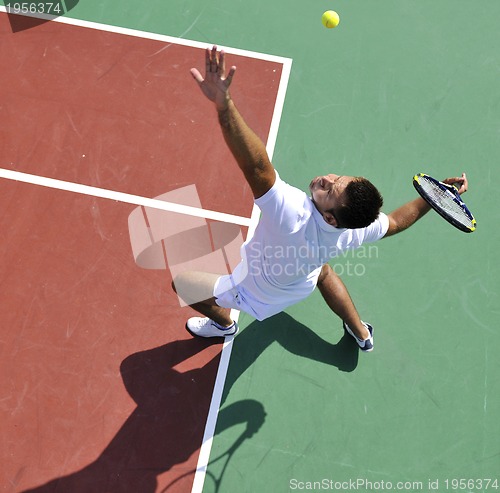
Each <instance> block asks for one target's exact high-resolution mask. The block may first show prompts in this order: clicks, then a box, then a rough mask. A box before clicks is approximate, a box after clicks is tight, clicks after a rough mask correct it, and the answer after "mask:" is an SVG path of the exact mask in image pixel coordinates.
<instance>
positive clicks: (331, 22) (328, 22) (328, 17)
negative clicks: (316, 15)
mask: <svg viewBox="0 0 500 493" xmlns="http://www.w3.org/2000/svg"><path fill="white" fill-rule="evenodd" d="M321 22H322V23H323V26H325V27H328V28H332V27H337V26H338V25H339V22H340V17H339V14H337V12H335V11H334V10H327V11H326V12H325V13H324V14H323V16H322V17H321Z"/></svg>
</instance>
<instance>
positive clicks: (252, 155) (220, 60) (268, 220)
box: [172, 46, 467, 351]
mask: <svg viewBox="0 0 500 493" xmlns="http://www.w3.org/2000/svg"><path fill="white" fill-rule="evenodd" d="M235 71H236V67H234V66H233V67H231V68H230V69H229V71H228V73H227V75H226V70H225V53H224V52H223V51H220V52H219V51H218V50H217V47H216V46H214V47H213V48H212V49H210V48H207V50H206V67H205V77H203V76H202V75H201V73H200V72H199V71H198V70H197V69H192V70H191V74H192V76H193V78H194V79H195V81H196V82H197V83H198V85H199V87H200V89H201V91H202V92H203V94H204V95H205V96H206V97H207V98H208V99H209V100H210V101H212V102H213V103H214V105H215V108H216V110H217V114H218V118H219V123H220V128H221V129H222V133H223V135H224V139H225V141H226V143H227V145H228V147H229V149H230V151H231V152H232V154H233V156H234V157H235V159H236V161H237V163H238V165H239V167H240V168H241V170H242V172H243V174H244V176H245V179H246V180H247V182H248V184H249V186H250V188H251V190H252V192H253V196H254V199H255V203H256V204H257V206H258V207H259V208H260V210H261V219H260V221H259V224H258V225H257V227H256V229H255V233H254V235H253V236H252V238H250V239H248V240H247V241H246V242H245V243H244V245H243V246H242V249H241V253H242V261H241V263H240V264H238V266H237V267H236V268H235V269H234V271H233V273H232V274H231V275H223V276H220V275H217V274H211V273H202V272H185V273H182V274H180V275H179V276H177V277H176V278H175V280H174V282H173V283H172V286H173V288H174V290H175V291H176V292H177V293H178V294H179V296H181V298H182V299H183V300H184V301H185V302H186V303H188V304H189V305H190V306H192V307H193V308H194V309H195V310H197V311H198V312H200V313H201V314H202V315H204V317H192V318H190V319H189V320H188V322H187V324H186V327H187V329H188V330H189V331H190V332H191V333H192V334H193V335H195V336H200V337H221V336H234V335H235V334H236V333H237V332H238V325H237V323H236V322H235V321H233V320H232V319H231V317H230V309H236V310H239V311H244V312H246V313H249V314H250V315H252V316H253V317H254V318H256V319H257V320H264V319H266V318H268V317H271V316H273V315H275V314H277V313H279V312H281V311H283V310H284V309H285V308H287V307H289V306H291V305H293V304H295V303H297V302H299V301H301V300H303V299H304V298H306V297H307V296H309V295H310V294H311V293H312V292H313V290H314V289H315V288H316V287H318V289H319V290H320V292H321V294H322V295H323V298H324V299H325V301H326V303H327V305H328V306H329V307H330V308H331V310H332V311H333V312H334V313H335V314H337V315H338V316H339V317H340V318H341V320H342V321H343V326H344V329H345V330H346V331H347V332H348V333H349V334H350V335H351V336H352V337H353V338H354V339H355V340H356V342H357V343H358V345H359V347H360V348H361V350H363V351H372V350H373V327H372V326H371V325H370V324H369V323H365V322H363V321H362V320H361V318H360V316H359V314H358V312H357V310H356V308H355V306H354V304H353V302H352V299H351V297H350V295H349V293H348V291H347V289H346V287H345V285H344V283H343V282H342V280H341V279H340V278H339V276H338V275H337V274H336V273H335V272H334V270H333V269H332V268H331V267H330V265H329V264H328V261H329V260H331V259H332V258H335V257H336V256H338V255H339V254H341V252H343V251H345V250H347V249H353V248H357V247H359V246H361V245H362V244H364V243H368V242H374V241H377V240H379V239H381V238H385V237H387V236H391V235H394V234H396V233H400V232H401V231H404V230H405V229H407V228H408V227H410V226H411V225H412V224H414V223H415V222H416V221H417V220H418V219H420V218H421V217H422V216H423V215H424V214H426V213H427V212H428V211H429V210H430V207H429V206H428V205H427V203H426V202H425V201H424V200H423V199H422V198H420V197H419V198H417V199H415V200H413V201H411V202H408V203H407V204H405V205H403V206H401V207H400V208H398V209H396V210H395V211H393V212H391V213H390V214H387V215H386V214H384V213H383V212H381V207H382V203H383V201H382V197H381V195H380V193H379V192H378V190H377V189H376V188H375V186H374V185H373V184H372V183H371V182H369V181H368V180H367V179H365V178H360V177H353V176H339V175H335V174H329V175H326V176H318V177H316V178H314V179H313V180H312V181H311V183H310V185H309V189H310V196H308V195H307V194H306V193H304V192H303V191H301V190H299V189H297V188H295V187H292V186H290V185H288V184H287V183H285V182H284V181H283V180H281V178H280V177H279V174H278V173H277V172H276V170H275V169H274V167H273V165H272V164H271V162H270V160H269V157H268V155H267V152H266V149H265V145H264V143H263V142H262V141H261V140H260V139H259V137H258V136H257V135H256V134H255V133H254V132H253V131H252V130H251V129H250V128H249V127H248V125H247V124H246V123H245V121H244V120H243V118H242V116H241V115H240V113H239V112H238V110H237V108H236V106H235V104H234V102H233V100H232V99H231V96H230V93H229V86H230V85H231V82H232V80H233V76H234V74H235ZM444 181H445V182H446V183H459V193H463V192H465V191H466V190H467V178H466V176H465V174H463V175H462V176H461V177H455V178H449V179H447V180H444ZM200 300H202V301H200Z"/></svg>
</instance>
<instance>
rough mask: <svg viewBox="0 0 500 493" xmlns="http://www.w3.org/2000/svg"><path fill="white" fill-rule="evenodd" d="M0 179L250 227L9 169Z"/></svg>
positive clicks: (227, 217) (228, 217)
mask: <svg viewBox="0 0 500 493" xmlns="http://www.w3.org/2000/svg"><path fill="white" fill-rule="evenodd" d="M0 178H6V179H7V180H14V181H21V182H23V183H31V184H32V185H40V186H42V187H48V188H55V189H57V190H65V191H67V192H73V193H79V194H83V195H90V196H92V197H99V198H103V199H109V200H115V201H117V202H124V203H126V204H134V205H141V206H144V207H150V208H152V209H160V210H163V211H169V212H176V213H178V214H187V215H189V216H196V217H203V218H205V219H213V220H215V221H221V222H226V223H232V224H239V225H241V226H250V224H251V222H252V221H251V218H247V217H241V216H235V215H232V214H226V213H224V212H216V211H209V210H206V209H200V208H198V207H191V206H188V205H182V204H175V203H173V202H166V201H163V200H158V199H148V198H147V197H141V196H140V195H132V194H129V193H124V192H115V191H114V190H106V189H105V188H97V187H91V186H89V185H81V184H80V183H73V182H70V181H63V180H56V179H54V178H47V177H44V176H39V175H30V174H29V173H21V172H20V171H13V170H10V169H4V168H0Z"/></svg>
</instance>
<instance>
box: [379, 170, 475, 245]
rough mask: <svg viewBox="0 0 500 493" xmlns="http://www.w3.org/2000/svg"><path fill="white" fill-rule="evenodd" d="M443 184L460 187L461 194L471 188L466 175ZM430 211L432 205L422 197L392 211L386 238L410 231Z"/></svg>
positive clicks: (463, 174)
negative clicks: (406, 230)
mask: <svg viewBox="0 0 500 493" xmlns="http://www.w3.org/2000/svg"><path fill="white" fill-rule="evenodd" d="M443 183H448V184H449V185H452V184H455V185H456V186H458V193H459V194H462V193H464V192H466V191H467V188H468V186H469V185H468V182H467V176H466V175H465V173H462V176H461V177H455V178H447V179H446V180H443ZM430 210H431V207H430V205H429V204H428V203H427V202H426V201H425V200H424V199H423V198H422V197H418V198H417V199H415V200H412V201H411V202H408V203H406V204H404V205H402V206H401V207H399V208H398V209H396V210H395V211H392V212H391V213H390V214H388V218H389V229H388V230H387V233H386V234H385V236H384V238H386V237H387V236H392V235H395V234H396V233H401V231H404V230H405V229H408V228H409V227H410V226H411V225H412V224H415V223H416V222H417V221H418V220H419V219H420V218H421V217H422V216H424V215H425V214H427V213H428V212H429V211H430Z"/></svg>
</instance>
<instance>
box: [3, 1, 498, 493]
mask: <svg viewBox="0 0 500 493" xmlns="http://www.w3.org/2000/svg"><path fill="white" fill-rule="evenodd" d="M42 3H43V4H44V8H47V6H46V4H47V2H45V3H44V2H42ZM5 4H7V2H4V5H5ZM10 4H11V5H10V7H9V5H7V6H5V7H3V8H1V9H0V36H1V41H0V56H1V60H2V63H1V67H2V68H1V70H0V81H1V86H2V93H1V96H0V118H1V122H2V123H1V125H0V137H1V139H0V142H1V144H0V190H1V193H0V204H1V206H2V210H3V214H2V216H1V225H2V227H1V230H2V231H3V234H2V240H1V241H0V251H1V256H0V273H1V280H2V296H1V297H0V314H1V315H0V316H1V321H0V341H1V353H0V354H1V358H0V368H1V370H0V375H1V378H0V413H1V414H0V423H1V425H0V426H1V430H2V433H1V436H2V440H1V444H2V445H1V450H2V454H1V461H0V491H4V492H9V493H21V492H37V493H50V492H54V493H55V492H64V493H80V492H89V493H90V492H92V493H100V492H102V493H129V492H130V493H160V492H167V491H168V492H179V493H184V492H205V493H212V492H219V493H226V492H234V491H241V492H248V493H256V492H265V493H267V492H269V493H278V492H288V491H302V490H304V491H307V490H330V491H351V490H359V491H388V490H392V491H441V492H444V491H460V490H462V491H472V492H476V491H488V492H489V491H491V492H495V491H499V490H500V445H499V444H500V440H499V436H500V429H499V425H498V416H499V414H500V397H499V396H500V363H499V360H498V357H497V355H496V346H495V343H496V340H497V338H498V334H499V330H498V327H497V325H498V324H497V318H498V315H499V314H500V310H499V308H498V307H499V306H500V299H499V290H500V272H499V269H500V267H499V263H498V261H497V259H496V256H495V253H496V252H495V250H496V249H495V246H496V244H497V243H498V241H499V239H500V238H499V232H498V229H497V228H496V222H497V219H498V217H499V212H498V211H499V203H498V199H497V194H496V192H495V188H494V186H495V183H494V178H495V172H496V171H497V170H498V169H499V166H498V156H499V155H500V144H499V138H498V136H499V131H500V116H499V115H500V109H499V104H500V94H499V92H498V80H499V76H500V55H499V54H498V49H497V47H498V43H499V41H500V35H499V33H498V29H497V19H498V18H499V15H500V4H498V3H497V2H496V1H494V0H485V1H484V2H482V4H481V7H480V8H474V9H473V8H472V6H471V4H470V3H467V2H465V1H463V0H458V1H451V0H442V1H441V2H431V1H430V0H422V1H419V2H414V1H410V0H381V1H379V2H372V1H370V0H360V1H358V2H353V1H352V0H351V1H350V2H347V0H338V1H335V2H330V3H324V2H323V3H320V2H315V3H310V2H299V1H297V0H293V1H292V2H291V3H288V4H287V8H286V10H285V9H281V11H280V7H279V6H277V5H276V4H271V3H269V2H264V1H261V0H257V1H256V2H253V3H252V6H251V8H249V6H248V4H245V3H242V2H229V1H225V0H222V1H218V2H217V3H216V4H207V3H206V2H201V1H199V0H189V1H187V2H178V1H174V2H168V3H165V2H160V1H159V0H152V1H150V2H147V5H144V4H139V3H138V2H131V1H129V0H124V1H122V2H118V1H117V0H108V1H107V2H102V1H100V0H99V1H98V0H85V1H83V0H81V1H79V2H78V1H71V2H70V1H68V0H67V1H66V2H63V3H62V4H61V5H62V7H63V9H62V10H63V12H62V13H63V14H64V15H59V16H57V17H55V18H40V16H39V15H37V16H36V18H32V17H27V16H25V15H22V16H21V15H15V14H14V13H13V11H12V9H14V8H15V6H14V2H10ZM330 8H331V9H334V10H336V11H337V12H338V13H339V14H340V19H341V21H340V25H339V26H338V27H337V28H336V29H332V30H329V29H325V28H324V27H323V26H322V25H321V14H322V13H323V11H325V10H327V9H330ZM9 9H10V10H9ZM257 27H258V28H257ZM213 43H217V44H218V45H220V46H223V47H225V49H226V50H227V52H228V58H229V59H230V62H229V63H231V64H235V65H237V67H238V70H237V73H236V75H235V79H234V82H233V88H232V95H233V98H234V99H235V101H236V103H237V105H238V107H239V109H240V111H241V113H242V114H243V116H244V117H245V119H246V120H247V121H248V123H249V125H250V126H251V127H252V128H253V129H254V130H255V131H256V133H257V134H258V135H259V136H260V137H261V138H262V139H263V140H264V142H266V144H267V148H268V151H269V153H270V154H271V155H272V158H273V159H272V160H273V163H274V165H275V166H276V168H277V169H278V171H279V173H280V176H281V177H282V178H283V179H284V180H285V181H288V182H290V183H291V184H293V185H295V186H297V187H299V188H302V189H304V190H307V186H308V184H309V181H310V179H311V178H312V177H313V176H316V175H320V174H325V173H328V172H334V173H339V174H352V175H363V176H366V177H367V178H369V179H370V180H372V181H373V182H374V183H375V184H376V185H377V186H378V188H379V189H380V190H381V192H382V193H383V195H384V200H385V205H384V211H386V212H390V211H391V210H393V209H395V208H396V207H398V206H400V205H402V204H403V203H404V202H407V201H409V200H411V199H413V198H414V197H415V196H416V192H415V190H414V189H413V187H412V184H411V179H412V177H413V175H414V174H415V173H418V172H426V173H429V174H431V175H433V176H436V177H438V178H444V177H446V176H456V175H459V174H460V173H461V172H462V171H466V172H467V175H468V178H469V184H470V189H469V191H468V192H467V194H465V196H464V200H465V201H466V203H467V204H468V206H469V207H470V208H471V210H472V211H473V212H474V214H475V216H476V218H477V222H478V227H477V231H475V232H474V233H473V234H470V235H467V234H464V233H461V232H459V231H458V230H456V229H454V228H453V227H451V226H450V225H449V224H447V223H446V222H445V221H443V219H442V218H440V217H439V216H438V215H437V214H435V213H433V212H430V213H429V214H428V215H427V216H426V217H425V218H424V219H422V221H420V222H419V223H417V224H416V225H415V226H414V227H412V228H411V229H410V230H408V231H407V232H405V233H403V234H401V235H397V236H396V237H394V238H388V239H385V240H382V241H380V242H378V243H375V244H373V245H370V246H367V247H365V248H361V249H359V250H357V251H354V252H350V253H349V254H347V255H345V256H343V257H341V258H339V259H338V262H336V263H333V262H332V266H334V268H335V270H336V272H337V273H338V274H339V275H340V276H341V277H342V279H343V280H344V282H345V283H346V285H347V286H348V288H349V290H350V292H351V294H352V296H353V299H354V302H355V304H356V306H357V308H358V309H359V311H360V313H361V315H362V317H363V318H364V319H365V320H367V321H369V322H371V323H372V324H373V325H374V327H375V344H376V345H375V351H374V352H373V353H371V354H363V353H359V351H358V349H357V347H356V346H355V345H354V344H353V342H352V340H351V339H350V338H348V337H346V336H345V335H344V332H343V330H342V324H341V321H340V320H338V319H337V318H336V317H335V316H334V315H333V314H332V313H331V312H330V310H329V309H328V307H327V306H326V305H325V303H324V302H323V300H322V298H321V295H319V293H314V294H313V295H312V296H311V297H310V298H309V299H308V300H306V301H304V302H302V303H300V304H298V305H295V306H293V307H292V308H290V309H288V310H287V311H286V312H284V313H282V314H280V315H277V316H275V317H272V318H270V319H268V320H266V321H264V322H257V321H255V320H253V319H252V318H251V317H250V316H248V315H246V314H243V313H242V314H240V316H239V323H240V327H241V329H242V330H241V332H240V333H239V334H238V335H237V337H236V338H235V339H234V340H233V341H232V342H229V341H228V342H226V343H222V342H221V341H220V340H200V339H194V338H192V337H191V336H190V335H189V334H188V333H187V332H186V331H185V329H184V323H185V321H186V319H187V318H188V317H189V316H191V315H192V314H193V313H194V312H193V311H192V310H191V309H190V308H189V307H182V306H180V304H179V301H178V299H177V297H176V295H175V293H174V292H173V291H172V289H171V287H170V283H171V280H172V273H171V268H165V264H168V265H169V266H170V267H171V266H172V264H173V263H175V262H173V261H172V258H166V257H167V256H168V255H167V254H166V250H165V245H166V244H167V243H166V242H167V240H168V241H169V242H170V243H168V244H169V245H173V244H177V245H181V247H182V245H183V243H182V242H181V240H186V239H191V240H192V239H193V238H195V239H197V238H201V237H203V238H205V236H203V235H204V234H205V233H204V232H205V229H204V228H207V227H208V228H209V229H210V228H212V230H214V228H215V229H216V230H217V228H218V230H219V231H222V232H223V233H224V234H223V235H222V236H223V240H221V241H220V242H219V244H218V245H215V244H213V243H212V245H211V246H210V243H207V245H208V246H207V250H206V251H203V255H205V254H207V255H208V256H207V257H206V258H208V259H209V261H210V262H219V261H220V262H221V266H222V267H224V268H225V267H227V265H226V263H228V265H229V264H230V263H231V262H227V258H228V256H229V257H231V255H233V254H234V253H235V252H237V250H238V247H237V246H238V244H239V242H240V241H243V239H244V238H246V236H247V234H248V232H249V231H250V232H251V231H252V228H253V227H254V226H255V223H256V221H257V220H258V211H256V210H255V209H254V208H253V204H252V195H251V191H250V189H249V187H248V186H247V185H246V183H245V182H244V180H243V178H242V175H241V173H240V171H239V170H238V168H237V166H236V164H235V163H234V161H233V160H232V157H231V155H230V153H229V151H228V150H227V148H226V146H225V144H224V140H223V137H222V134H221V132H220V130H219V128H218V122H217V118H216V114H215V112H214V110H213V108H212V107H211V105H210V104H209V103H207V102H206V101H205V99H204V98H203V97H202V95H201V94H200V93H199V89H198V87H196V84H195V83H194V82H193V81H192V79H191V76H190V75H189V69H190V68H191V67H198V68H200V69H201V68H203V63H204V58H203V57H204V53H203V50H204V48H205V47H206V46H210V45H211V44H213ZM179 211H180V212H179ZM155 224H157V225H158V226H157V229H156V230H155V227H156V226H155ZM156 233H157V235H156ZM190 235H191V236H190ZM192 235H194V236H192ZM200 235H201V236H200ZM192 243H196V244H198V242H197V240H196V241H193V242H192ZM190 244H191V243H190ZM200 248H201V247H200ZM200 251H201V250H196V248H193V249H191V247H189V248H188V247H187V246H186V248H180V250H179V255H178V259H177V260H178V265H181V264H183V262H184V263H186V265H187V262H188V261H192V260H193V258H194V257H196V256H198V257H199V256H200V255H201V254H200ZM221 252H223V254H221ZM233 256H234V255H233ZM205 261H206V260H205ZM183 265H184V264H183Z"/></svg>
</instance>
